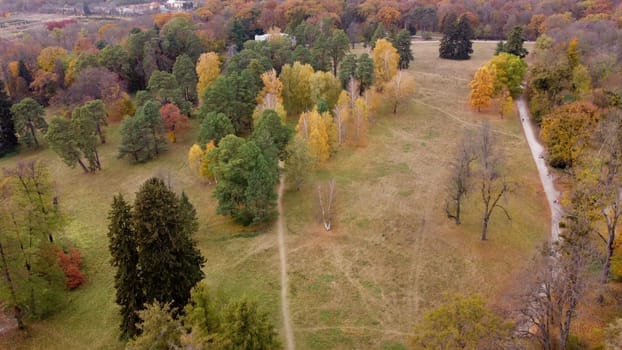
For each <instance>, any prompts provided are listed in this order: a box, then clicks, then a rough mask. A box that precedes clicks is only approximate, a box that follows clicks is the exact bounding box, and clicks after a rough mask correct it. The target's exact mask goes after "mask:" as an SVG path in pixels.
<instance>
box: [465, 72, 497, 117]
mask: <svg viewBox="0 0 622 350" xmlns="http://www.w3.org/2000/svg"><path fill="white" fill-rule="evenodd" d="M469 87H470V88H471V93H470V94H469V105H470V106H471V108H473V109H476V110H477V111H478V112H481V111H482V108H484V109H486V108H488V107H490V102H491V101H492V97H493V95H494V93H495V66H492V65H483V66H481V67H479V69H478V70H477V72H475V75H474V76H473V80H471V82H470V83H469Z"/></svg>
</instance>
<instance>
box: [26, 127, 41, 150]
mask: <svg viewBox="0 0 622 350" xmlns="http://www.w3.org/2000/svg"><path fill="white" fill-rule="evenodd" d="M28 128H29V129H30V135H32V139H33V140H34V141H35V148H39V140H37V133H36V131H35V126H34V125H32V123H28Z"/></svg>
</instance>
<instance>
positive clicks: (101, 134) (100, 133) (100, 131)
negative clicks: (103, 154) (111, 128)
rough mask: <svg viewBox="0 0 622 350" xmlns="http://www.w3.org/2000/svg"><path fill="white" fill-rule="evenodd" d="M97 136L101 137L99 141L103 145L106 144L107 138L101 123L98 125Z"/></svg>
mask: <svg viewBox="0 0 622 350" xmlns="http://www.w3.org/2000/svg"><path fill="white" fill-rule="evenodd" d="M97 136H99V141H100V142H101V143H102V145H103V144H105V143H106V136H104V133H103V132H102V129H101V126H100V125H99V123H97Z"/></svg>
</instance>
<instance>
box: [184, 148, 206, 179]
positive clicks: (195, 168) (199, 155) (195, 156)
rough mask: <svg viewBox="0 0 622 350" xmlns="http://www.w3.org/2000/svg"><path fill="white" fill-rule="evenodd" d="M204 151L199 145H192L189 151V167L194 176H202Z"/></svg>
mask: <svg viewBox="0 0 622 350" xmlns="http://www.w3.org/2000/svg"><path fill="white" fill-rule="evenodd" d="M203 153H204V152H203V149H202V148H201V146H199V145H198V144H196V143H195V144H194V145H192V147H190V150H189V151H188V167H189V168H190V170H191V171H192V173H193V174H196V175H197V176H201V163H202V161H203Z"/></svg>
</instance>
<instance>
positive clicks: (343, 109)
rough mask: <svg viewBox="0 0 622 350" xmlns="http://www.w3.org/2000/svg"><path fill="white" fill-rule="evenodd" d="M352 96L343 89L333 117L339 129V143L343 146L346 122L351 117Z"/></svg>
mask: <svg viewBox="0 0 622 350" xmlns="http://www.w3.org/2000/svg"><path fill="white" fill-rule="evenodd" d="M350 112H351V108H350V96H349V95H348V93H347V92H346V91H343V90H342V91H341V94H339V99H338V100H337V105H336V106H335V108H333V119H334V121H335V128H336V130H337V145H338V146H341V145H342V144H343V142H344V141H345V137H346V123H347V122H348V120H349V119H350Z"/></svg>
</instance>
